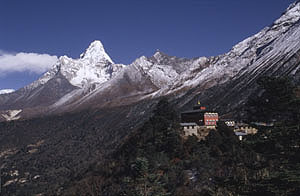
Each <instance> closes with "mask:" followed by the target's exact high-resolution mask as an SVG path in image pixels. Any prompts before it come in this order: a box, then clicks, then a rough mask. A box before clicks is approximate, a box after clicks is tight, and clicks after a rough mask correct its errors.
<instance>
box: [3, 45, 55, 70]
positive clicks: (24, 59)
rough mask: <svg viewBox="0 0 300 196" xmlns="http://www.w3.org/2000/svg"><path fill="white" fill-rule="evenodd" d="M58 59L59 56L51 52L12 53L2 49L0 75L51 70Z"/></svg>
mask: <svg viewBox="0 0 300 196" xmlns="http://www.w3.org/2000/svg"><path fill="white" fill-rule="evenodd" d="M57 60H58V59H57V56H51V55H49V54H37V53H24V52H20V53H16V54H12V53H6V52H4V51H2V50H0V75H5V74H6V73H9V72H23V71H30V72H34V73H37V74H40V73H43V72H45V71H47V70H49V69H50V68H51V67H52V66H53V65H54V64H55V63H56V61H57Z"/></svg>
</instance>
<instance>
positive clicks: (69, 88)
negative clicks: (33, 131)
mask: <svg viewBox="0 0 300 196" xmlns="http://www.w3.org/2000/svg"><path fill="white" fill-rule="evenodd" d="M299 19H300V2H299V1H297V2H295V3H293V4H292V5H290V6H289V8H288V9H287V10H286V11H285V12H284V13H283V14H282V16H281V17H280V18H279V19H278V20H276V21H275V22H274V23H273V24H272V25H271V26H269V27H266V28H264V29H263V30H262V31H260V32H258V33H257V34H255V35H254V36H251V37H249V38H247V39H245V40H244V41H242V42H240V43H238V44H237V45H235V46H234V47H233V48H232V49H231V50H230V51H229V52H228V53H226V54H223V55H220V56H216V57H209V58H207V57H198V58H193V59H186V58H178V57H173V56H168V55H166V54H164V53H163V52H160V51H157V52H156V53H155V54H154V55H153V56H152V57H145V56H142V57H140V58H138V59H137V60H135V61H134V62H133V63H132V64H130V65H127V66H126V65H122V64H114V62H113V60H112V59H111V58H110V57H109V55H108V54H107V53H106V52H105V49H104V47H103V45H102V43H101V42H100V41H94V42H92V43H91V44H90V46H89V47H88V48H87V49H86V51H85V52H84V53H82V54H81V55H80V58H79V59H72V58H69V57H67V56H62V57H60V58H59V60H58V62H57V63H56V64H55V65H54V66H53V68H52V69H51V70H49V71H48V72H46V73H45V74H44V75H43V76H42V77H41V78H40V79H38V80H37V81H35V82H33V83H32V84H30V85H28V86H26V87H24V88H22V89H20V90H18V91H16V92H13V93H10V94H5V95H0V111H1V110H2V111H6V110H11V109H17V110H19V109H22V110H23V112H22V114H23V115H22V116H31V115H33V114H39V113H40V112H41V111H43V112H44V111H48V112H47V113H56V112H60V113H61V112H66V111H72V110H76V109H84V108H87V107H104V106H118V105H129V104H131V103H134V102H137V101H141V100H144V99H153V98H159V97H162V96H170V97H172V98H173V100H179V101H176V102H179V105H180V106H184V105H185V104H188V103H189V102H190V101H194V100H193V99H196V97H198V98H199V97H200V98H201V99H203V100H204V102H205V103H207V104H210V103H208V101H207V100H208V99H209V100H211V98H212V97H215V101H214V104H211V107H212V108H219V107H220V106H221V105H222V106H225V105H228V104H229V105H231V106H232V105H235V106H234V107H236V106H238V105H240V104H243V103H244V100H239V101H238V102H236V100H235V101H234V104H232V103H230V102H233V100H234V97H232V96H236V95H237V94H243V95H244V97H245V99H246V98H247V97H248V96H249V95H250V92H253V90H245V89H247V88H249V87H251V85H252V84H253V82H254V81H255V80H256V79H257V78H258V77H260V76H261V75H290V76H292V77H293V78H296V79H297V78H299V77H300V76H299V71H300V70H299V64H298V62H299V58H298V54H299V50H300V40H299V37H300V35H299V34H300V28H299ZM289 62H290V63H289ZM226 86H230V88H227V87H226ZM220 87H222V88H221V90H213V89H218V88H220ZM222 89H223V90H222ZM224 89H227V90H224ZM249 89H251V88H249ZM242 91H243V92H242ZM207 92H216V93H215V94H213V93H210V94H209V95H207ZM220 92H222V93H224V94H225V98H226V97H228V98H227V99H226V102H224V101H222V100H218V99H219V98H218V97H222V96H221V95H219V94H218V93H220ZM229 92H230V93H229ZM204 94H205V96H204ZM49 95H51V96H49ZM207 97H210V98H207ZM231 106H230V107H228V108H229V109H233V108H234V107H231ZM33 108H36V109H33ZM29 109H30V114H29V113H28V114H26V111H27V110H29Z"/></svg>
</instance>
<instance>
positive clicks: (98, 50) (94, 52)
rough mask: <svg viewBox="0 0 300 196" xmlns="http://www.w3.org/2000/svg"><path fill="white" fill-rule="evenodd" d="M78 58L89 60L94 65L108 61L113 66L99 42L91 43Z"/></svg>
mask: <svg viewBox="0 0 300 196" xmlns="http://www.w3.org/2000/svg"><path fill="white" fill-rule="evenodd" d="M80 58H81V59H89V60H90V61H93V62H94V63H97V62H105V61H108V62H110V63H112V64H113V61H112V60H111V58H110V57H109V56H108V54H107V53H106V52H105V49H104V47H103V44H102V43H101V41H99V40H96V41H93V42H92V43H91V44H90V46H89V47H88V48H87V49H86V51H85V52H84V53H82V54H81V55H80Z"/></svg>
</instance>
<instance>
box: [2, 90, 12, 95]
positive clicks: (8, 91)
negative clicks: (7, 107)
mask: <svg viewBox="0 0 300 196" xmlns="http://www.w3.org/2000/svg"><path fill="white" fill-rule="evenodd" d="M12 92H15V89H2V90H0V95H2V94H9V93H12Z"/></svg>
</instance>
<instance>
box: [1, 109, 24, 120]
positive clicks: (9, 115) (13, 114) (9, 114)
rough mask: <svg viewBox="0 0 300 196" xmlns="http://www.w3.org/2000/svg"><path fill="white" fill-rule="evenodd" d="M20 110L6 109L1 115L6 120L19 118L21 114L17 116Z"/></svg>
mask: <svg viewBox="0 0 300 196" xmlns="http://www.w3.org/2000/svg"><path fill="white" fill-rule="evenodd" d="M21 112H22V110H8V111H6V113H5V114H2V116H3V118H5V120H6V121H12V120H18V119H20V118H21V116H19V114H20V113H21Z"/></svg>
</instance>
